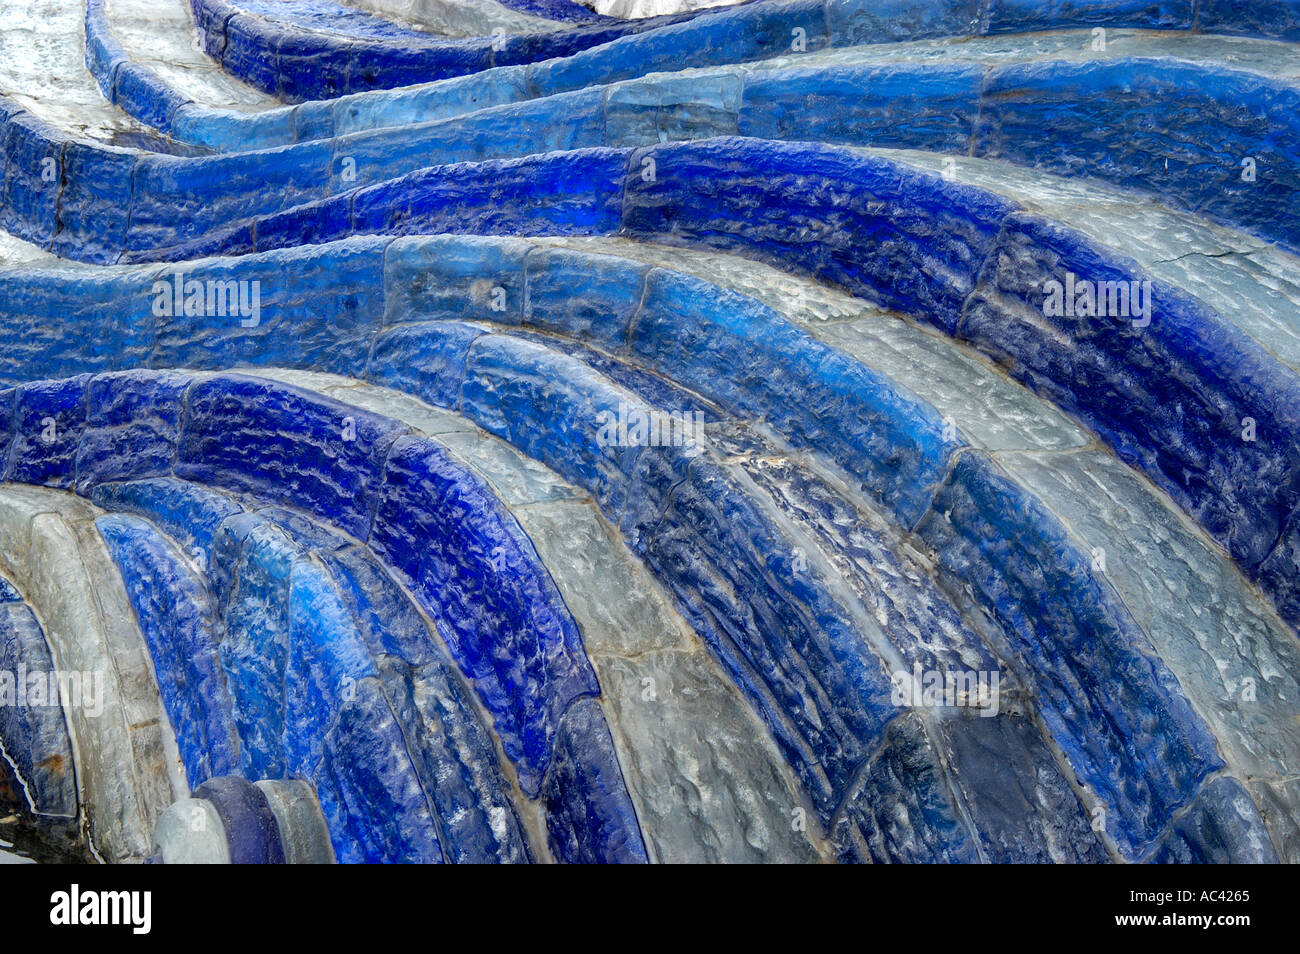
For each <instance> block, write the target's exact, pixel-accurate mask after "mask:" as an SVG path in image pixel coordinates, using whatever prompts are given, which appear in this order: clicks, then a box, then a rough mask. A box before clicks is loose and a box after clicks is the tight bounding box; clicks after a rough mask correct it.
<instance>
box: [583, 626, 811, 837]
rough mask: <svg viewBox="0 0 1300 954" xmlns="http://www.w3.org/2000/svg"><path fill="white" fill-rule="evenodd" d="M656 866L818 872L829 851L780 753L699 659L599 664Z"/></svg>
mask: <svg viewBox="0 0 1300 954" xmlns="http://www.w3.org/2000/svg"><path fill="white" fill-rule="evenodd" d="M596 670H597V672H598V673H599V675H600V679H601V687H602V689H603V692H604V700H605V704H606V706H607V707H608V709H609V711H610V713H611V723H612V726H613V729H614V732H615V738H616V739H617V738H619V737H620V736H621V737H622V739H623V744H622V746H621V747H620V755H621V756H622V758H623V763H622V764H623V771H624V774H625V776H626V777H627V779H628V785H629V788H630V789H631V791H632V795H633V799H634V801H635V802H636V805H637V816H638V818H639V819H640V821H641V829H642V831H643V832H645V835H646V842H647V848H648V849H649V851H650V853H651V856H652V859H653V860H655V861H659V862H692V863H714V862H737V863H755V862H812V861H817V860H819V859H821V858H822V857H823V856H824V855H823V852H824V849H823V848H822V845H821V843H820V839H819V836H818V834H817V832H818V829H819V827H820V825H819V823H818V822H817V820H816V817H815V815H814V814H813V813H812V812H811V811H809V810H808V809H807V808H805V807H804V805H803V804H802V802H801V800H800V798H799V796H798V791H797V788H795V786H794V785H792V782H791V780H790V779H789V777H788V770H786V769H785V768H784V766H783V763H782V761H781V759H780V758H779V757H778V755H777V753H776V751H775V747H774V746H773V745H772V743H771V742H770V741H769V740H768V738H767V737H766V732H765V731H764V730H763V728H762V726H761V725H760V724H759V723H758V722H757V720H756V719H755V718H754V716H753V714H752V713H751V712H750V711H749V709H748V707H747V706H746V705H745V704H744V702H743V701H742V700H741V698H740V697H739V695H738V694H737V693H736V691H735V689H734V688H732V687H731V686H730V685H729V683H728V681H727V680H726V678H725V677H724V676H723V674H722V672H721V671H720V670H719V668H718V665H717V663H716V662H714V661H713V659H712V658H711V657H709V656H708V655H707V654H705V653H702V652H699V651H683V650H650V651H646V652H642V653H638V654H637V655H635V656H630V657H626V656H608V657H602V656H599V655H597V657H596Z"/></svg>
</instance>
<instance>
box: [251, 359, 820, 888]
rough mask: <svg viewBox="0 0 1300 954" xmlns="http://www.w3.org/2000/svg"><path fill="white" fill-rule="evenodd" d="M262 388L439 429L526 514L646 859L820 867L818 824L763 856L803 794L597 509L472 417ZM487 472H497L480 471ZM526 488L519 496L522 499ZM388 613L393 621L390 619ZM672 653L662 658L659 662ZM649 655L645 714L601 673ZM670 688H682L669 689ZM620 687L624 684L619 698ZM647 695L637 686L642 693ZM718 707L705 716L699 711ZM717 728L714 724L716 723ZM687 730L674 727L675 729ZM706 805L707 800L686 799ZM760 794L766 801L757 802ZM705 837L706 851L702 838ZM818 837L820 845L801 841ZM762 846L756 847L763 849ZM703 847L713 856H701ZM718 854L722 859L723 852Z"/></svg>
mask: <svg viewBox="0 0 1300 954" xmlns="http://www.w3.org/2000/svg"><path fill="white" fill-rule="evenodd" d="M258 373H259V374H265V375H266V376H268V377H270V376H274V377H276V378H279V379H283V380H289V381H294V382H296V383H298V384H311V385H312V386H313V387H314V388H316V389H318V390H327V391H328V392H329V393H331V394H334V395H336V396H338V397H339V398H340V399H341V400H344V401H349V402H353V401H356V402H357V403H364V404H365V405H366V406H367V407H369V408H370V409H372V410H374V411H377V412H379V413H384V414H388V415H390V416H393V417H396V418H398V419H399V420H402V421H404V422H406V423H407V424H409V425H411V426H413V427H416V428H417V429H419V430H425V431H426V433H427V432H428V431H427V430H426V429H432V430H433V432H434V433H435V434H436V435H437V439H438V441H439V443H441V444H442V445H443V446H444V447H446V448H447V449H448V450H449V451H450V452H451V453H452V454H454V455H455V456H456V457H457V458H458V459H460V460H461V461H463V462H466V463H469V464H471V465H473V466H476V468H477V469H479V470H480V472H481V473H483V474H484V475H485V476H486V478H487V479H488V480H489V481H490V482H491V484H492V486H493V487H494V488H495V489H496V492H497V493H498V495H500V496H501V497H502V499H504V500H506V501H508V502H510V503H511V504H512V505H514V506H516V507H518V509H517V510H516V516H517V518H518V519H519V521H520V524H521V526H522V527H523V528H524V530H525V532H526V533H527V534H528V536H529V538H530V539H531V540H532V543H533V545H534V546H535V547H536V548H537V552H538V556H539V557H540V558H541V560H542V562H543V564H544V565H545V566H546V567H547V569H548V571H549V572H550V574H551V576H552V578H553V579H554V580H555V582H556V585H557V586H558V587H559V589H560V592H561V594H562V595H563V597H564V600H565V603H566V605H567V607H568V608H569V610H570V612H572V613H573V615H574V618H575V620H576V621H577V622H578V625H579V627H580V628H581V630H582V634H583V642H584V645H585V646H586V648H587V651H588V653H589V654H590V655H591V656H592V657H593V659H594V660H596V662H597V668H598V672H599V673H600V675H601V686H602V693H603V695H602V699H603V702H604V706H605V709H606V712H607V718H608V720H609V723H610V727H611V730H612V732H613V740H614V744H615V747H616V749H617V751H618V758H619V762H620V765H621V766H622V769H623V772H624V774H625V776H626V779H627V783H628V786H629V790H630V792H631V795H632V800H633V803H634V804H635V805H636V812H637V817H638V820H639V821H640V822H641V826H642V831H643V832H646V833H647V839H650V840H649V841H648V842H647V845H646V848H647V851H648V852H649V854H650V857H651V858H652V859H653V860H657V861H679V862H680V861H700V860H707V859H708V858H711V857H715V853H716V852H717V851H723V852H724V853H729V854H727V856H728V857H733V856H734V857H746V858H749V859H751V860H758V859H761V858H769V859H773V860H809V859H815V858H816V857H818V850H819V849H818V847H817V843H816V834H815V831H816V827H817V826H816V822H815V820H809V819H806V818H805V819H804V822H803V823H802V824H801V826H800V833H799V834H798V836H797V838H795V839H794V841H792V842H789V843H782V842H780V841H779V840H778V841H775V842H772V843H764V842H765V841H766V839H765V836H763V835H760V834H756V833H759V832H763V833H770V832H784V831H786V830H790V831H791V832H792V833H793V832H794V829H793V828H790V827H789V826H790V825H792V824H793V822H794V819H795V815H794V811H795V808H797V807H799V798H800V796H799V795H798V794H797V785H796V783H795V782H794V781H793V779H791V778H790V777H789V775H788V770H785V769H783V767H782V760H781V758H780V755H779V754H778V752H777V750H776V748H775V746H774V745H773V744H772V743H771V742H770V741H768V740H767V738H766V732H765V730H764V728H763V727H762V725H761V723H760V722H759V721H758V720H757V719H756V718H755V716H754V715H753V714H752V712H751V711H750V710H749V709H748V708H747V706H746V704H745V703H744V702H743V700H742V699H741V697H740V696H739V695H738V694H737V693H736V691H735V689H734V688H732V687H731V686H730V685H729V684H728V681H727V679H726V677H725V675H724V674H723V673H722V671H721V670H720V669H719V668H718V666H717V664H716V663H715V662H713V661H712V659H711V658H710V657H708V656H707V654H705V653H703V652H702V646H701V644H700V643H699V642H698V640H697V639H696V638H695V637H694V636H693V635H692V634H691V633H690V631H689V630H688V629H687V628H686V626H685V624H684V623H683V622H682V621H681V620H680V618H679V617H677V615H676V613H675V612H674V611H673V610H672V609H671V608H670V607H669V606H668V604H667V602H666V600H665V597H664V596H663V594H662V592H661V590H660V587H659V584H658V583H657V582H655V581H654V580H653V578H652V577H650V576H649V574H647V573H646V571H645V569H644V568H643V567H642V566H641V565H640V564H639V563H638V562H637V561H636V560H635V559H634V558H632V557H631V556H630V554H628V553H627V552H626V551H625V550H624V549H623V545H622V544H621V543H619V542H617V541H616V539H615V538H614V536H613V535H612V529H611V528H609V527H608V526H607V525H606V524H605V523H604V521H603V519H602V518H601V517H600V516H599V515H598V514H597V512H596V511H595V510H594V509H593V508H592V507H591V505H590V504H585V503H580V502H578V501H577V500H576V499H575V496H576V494H577V492H576V491H575V490H574V489H573V488H571V487H568V486H567V485H566V484H564V483H562V482H561V481H560V479H559V478H558V476H556V475H555V474H554V473H553V472H551V471H549V470H548V469H546V468H545V467H543V466H542V465H540V464H539V463H538V462H536V461H534V460H531V459H530V458H526V457H524V456H522V455H521V454H519V452H518V451H514V450H513V449H511V448H510V447H509V445H507V444H505V443H503V442H502V441H500V440H498V439H497V438H494V437H492V436H490V435H488V434H485V433H483V432H482V431H481V430H479V429H478V428H476V427H474V426H473V425H472V424H471V423H470V422H468V421H466V420H465V419H464V418H461V417H458V416H453V415H447V414H446V413H445V412H439V411H437V410H436V409H434V408H430V407H429V406H428V405H424V404H422V403H421V402H418V401H416V400H414V399H412V398H409V397H405V396H403V395H400V394H398V393H396V392H392V391H388V390H386V389H382V388H375V387H372V386H368V385H362V384H359V383H355V382H347V381H344V380H343V379H338V378H331V377H328V376H316V377H314V378H308V377H305V376H302V375H295V374H293V373H283V372H276V371H268V372H262V371H259V372H258ZM484 462H488V463H490V464H491V466H486V467H485V466H484ZM521 488H522V490H521ZM386 612H387V613H389V614H391V610H386ZM661 650H668V652H667V653H662V654H661V653H660V652H659V651H661ZM646 653H655V654H656V655H657V658H658V660H659V661H658V663H657V665H656V666H655V667H654V669H653V674H652V675H647V676H645V677H643V678H655V679H658V680H665V681H666V683H665V691H664V693H663V694H662V695H658V696H657V698H658V704H657V705H656V706H655V707H654V709H653V710H652V712H653V714H654V715H655V717H656V718H655V719H654V720H650V719H648V718H647V717H648V716H650V714H651V713H650V712H647V711H646V710H641V709H637V708H636V707H634V706H632V705H630V702H629V700H628V699H624V700H621V701H620V700H619V699H618V698H617V697H616V696H615V695H614V689H613V688H611V686H610V684H609V679H610V678H614V677H613V676H607V675H606V674H605V673H606V672H609V673H615V674H616V673H621V672H622V671H623V669H624V668H626V667H628V666H632V667H637V666H640V665H641V662H640V660H641V659H642V658H644V654H646ZM674 681H677V682H680V683H682V686H681V687H680V688H679V689H677V690H674V689H673V688H672V685H673V683H674ZM624 682H625V680H622V679H620V680H619V685H620V686H621V685H623V683H624ZM644 689H645V686H644V685H643V684H638V686H637V693H638V694H639V693H640V692H642V691H643V690H644ZM705 699H707V700H709V703H710V704H709V705H708V706H703V705H702V701H703V700H705ZM710 720H712V721H710ZM718 725H726V726H728V728H729V731H730V732H731V733H733V734H732V735H731V736H730V741H729V742H728V743H727V744H729V745H730V746H731V748H732V749H740V750H742V751H743V752H744V754H745V756H746V757H744V758H741V757H740V751H731V752H730V753H729V754H724V755H720V754H719V753H717V752H715V751H714V749H715V747H716V746H717V745H719V744H722V743H719V742H718V741H717V738H718V737H717V735H716V729H717V726H718ZM674 726H678V728H674ZM667 762H672V763H675V764H676V765H677V766H679V768H678V771H681V772H683V773H686V774H685V779H686V780H685V781H673V782H671V783H665V782H663V781H662V775H663V770H662V769H660V768H659V766H660V765H661V764H666V763H667ZM693 792H698V793H700V795H699V797H698V799H696V798H693V797H692V795H691V793H693ZM760 793H761V795H760ZM683 813H687V814H689V816H690V817H692V818H693V819H694V822H693V823H692V824H691V825H683V826H681V827H678V828H676V829H675V830H674V831H673V832H672V833H669V832H667V831H664V833H663V834H662V835H659V836H652V835H651V834H649V833H650V832H653V831H661V830H663V829H662V826H658V825H656V826H654V827H649V828H647V825H649V821H648V819H651V818H655V819H663V820H664V824H667V822H668V819H673V820H676V819H684V818H685V817H687V815H686V814H683ZM702 830H707V831H709V832H710V833H711V834H710V835H709V837H707V838H705V839H704V840H703V841H700V840H697V839H695V838H694V834H699V833H700V831H702ZM810 830H811V832H812V833H811V834H809V833H806V832H809V831H810ZM756 839H757V843H756V842H755V840H756ZM702 845H703V846H708V847H702ZM718 846H722V847H718Z"/></svg>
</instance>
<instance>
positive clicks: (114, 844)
mask: <svg viewBox="0 0 1300 954" xmlns="http://www.w3.org/2000/svg"><path fill="white" fill-rule="evenodd" d="M97 514H98V510H97V509H96V508H94V507H92V506H91V505H90V504H88V503H87V502H85V501H83V500H80V499H78V498H77V497H74V496H73V495H71V494H69V493H67V492H63V491H58V490H51V489H46V488H38V487H25V486H16V485H12V484H4V485H2V486H0V538H2V539H3V541H4V546H2V547H0V567H2V568H3V572H4V573H5V574H7V575H8V576H10V577H11V578H14V579H20V580H22V581H23V586H24V593H25V594H26V596H27V599H28V605H30V606H31V608H32V609H33V611H34V612H35V613H36V614H38V615H39V618H40V620H41V621H42V623H43V624H44V629H45V634H46V638H47V640H48V641H49V645H50V650H51V655H52V659H53V663H54V667H55V669H56V670H57V671H59V672H61V673H68V674H71V673H78V674H81V676H82V679H83V680H84V679H86V678H87V676H89V678H90V679H91V680H92V682H93V683H94V685H95V693H96V695H97V696H98V698H96V699H95V700H94V702H95V704H94V706H93V707H87V705H84V704H83V705H80V706H68V707H67V708H66V710H65V711H66V712H67V715H68V727H69V730H70V733H71V739H72V750H73V758H74V762H75V764H76V778H77V786H78V792H79V798H80V803H81V806H82V810H83V812H84V817H85V819H86V822H87V826H88V835H89V842H90V846H91V850H92V851H94V852H95V853H96V854H97V855H99V856H100V857H102V858H104V859H105V860H107V861H132V860H134V861H143V860H144V859H146V858H147V857H149V854H150V848H151V844H152V835H153V827H154V825H155V823H156V822H157V818H158V815H159V814H160V813H161V812H162V811H163V809H165V808H166V807H167V806H168V805H169V804H171V802H172V801H174V800H175V799H176V798H178V797H181V796H182V795H184V794H187V788H186V786H185V782H184V778H183V774H182V772H181V769H180V761H179V758H178V755H177V748H176V741H175V737H174V735H173V733H172V727H171V723H170V721H169V719H168V717H167V714H166V712H165V711H164V709H163V707H162V706H161V704H160V703H159V700H158V688H157V683H156V681H155V679H154V673H153V668H152V664H151V662H150V658H149V653H148V650H147V648H146V647H145V644H144V640H143V639H142V638H141V635H140V632H139V630H138V629H137V628H136V626H135V623H134V617H133V615H132V612H131V609H130V602H129V600H128V597H127V593H126V591H125V589H124V587H123V584H122V581H121V578H120V577H119V576H118V574H117V570H116V567H115V566H114V564H113V561H112V557H111V556H110V555H109V553H108V551H107V549H106V548H105V547H104V544H103V542H102V541H101V540H100V539H99V536H98V534H97V533H96V532H95V528H94V520H95V517H96V515H97ZM82 701H83V703H87V702H90V700H89V699H88V698H87V697H86V695H85V694H84V693H83V696H82Z"/></svg>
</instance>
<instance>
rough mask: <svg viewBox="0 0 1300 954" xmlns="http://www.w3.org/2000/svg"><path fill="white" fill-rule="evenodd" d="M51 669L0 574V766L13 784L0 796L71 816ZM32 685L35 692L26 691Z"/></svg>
mask: <svg viewBox="0 0 1300 954" xmlns="http://www.w3.org/2000/svg"><path fill="white" fill-rule="evenodd" d="M53 673H54V663H53V660H52V658H51V656H50V649H49V646H48V645H47V644H46V642H45V634H44V632H42V630H41V625H40V623H39V622H38V621H37V619H36V617H35V616H34V615H33V614H32V611H31V609H29V608H28V607H27V605H26V604H25V603H23V602H22V600H21V598H20V597H19V596H18V593H17V591H15V590H14V589H13V588H12V587H10V586H9V584H8V583H7V582H5V581H4V579H3V577H0V682H2V684H3V688H2V690H0V694H2V695H3V702H2V704H0V760H3V762H4V763H5V765H4V767H3V769H0V770H3V771H4V772H5V774H6V775H7V776H10V777H12V780H13V787H14V788H15V789H16V790H15V791H14V792H13V795H14V797H13V799H12V800H10V799H4V803H5V804H4V808H5V810H6V811H8V812H20V813H22V814H24V815H27V814H30V815H36V816H54V817H59V818H74V817H76V815H77V808H78V805H77V786H76V767H75V765H74V764H73V756H72V742H71V740H70V739H69V737H68V726H67V721H66V717H65V715H64V709H63V705H62V702H61V693H60V691H58V690H56V691H55V692H54V693H51V692H50V676H51V674H53ZM33 678H34V679H35V680H37V683H36V684H35V686H33V683H32V679H33ZM33 688H35V690H36V692H35V693H32V692H29V690H30V689H33ZM92 689H93V686H92Z"/></svg>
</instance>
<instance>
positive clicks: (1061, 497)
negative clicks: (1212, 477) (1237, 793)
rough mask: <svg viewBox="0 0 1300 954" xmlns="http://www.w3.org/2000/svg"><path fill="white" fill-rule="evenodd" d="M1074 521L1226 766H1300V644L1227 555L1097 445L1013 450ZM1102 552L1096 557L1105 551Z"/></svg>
mask: <svg viewBox="0 0 1300 954" xmlns="http://www.w3.org/2000/svg"><path fill="white" fill-rule="evenodd" d="M1001 461H1002V464H1003V466H1004V467H1005V468H1006V469H1007V471H1008V473H1009V474H1010V475H1011V476H1012V477H1013V478H1015V479H1017V480H1019V481H1020V482H1022V483H1024V484H1025V485H1026V486H1029V487H1032V488H1033V489H1034V491H1035V492H1036V493H1037V494H1038V495H1039V496H1040V497H1041V498H1042V500H1043V501H1044V503H1046V504H1047V506H1048V507H1050V508H1051V509H1052V510H1053V511H1054V512H1055V513H1056V514H1057V515H1058V516H1059V517H1061V519H1062V520H1063V521H1064V522H1065V523H1066V524H1067V526H1068V527H1069V528H1070V530H1071V533H1072V534H1074V535H1075V536H1076V537H1077V538H1078V539H1079V540H1080V542H1081V543H1082V544H1083V545H1084V546H1085V548H1086V549H1087V551H1088V552H1090V553H1092V554H1093V555H1094V560H1093V562H1094V564H1099V565H1104V570H1102V571H1101V575H1103V576H1104V577H1105V578H1106V579H1107V580H1109V582H1110V584H1111V585H1112V586H1113V587H1114V588H1115V590H1116V592H1117V593H1118V594H1119V596H1120V598H1121V599H1122V600H1123V601H1124V603H1125V605H1126V606H1127V607H1128V609H1129V611H1130V612H1131V613H1132V614H1133V616H1134V618H1135V619H1136V621H1137V622H1138V624H1139V625H1140V626H1141V627H1142V628H1143V630H1145V631H1146V633H1147V634H1148V636H1149V637H1150V639H1151V642H1152V645H1153V646H1154V647H1155V649H1156V651H1157V652H1158V653H1159V654H1160V656H1161V658H1162V659H1163V660H1164V662H1165V664H1166V665H1167V666H1168V667H1169V669H1170V671H1172V672H1173V674H1174V675H1175V676H1176V677H1177V679H1178V681H1179V683H1180V685H1181V686H1182V689H1183V692H1184V693H1186V695H1187V697H1188V699H1189V700H1191V702H1192V704H1193V706H1195V707H1196V709H1197V711H1198V712H1199V713H1200V715H1201V717H1202V718H1204V719H1205V721H1206V723H1207V724H1208V725H1209V726H1210V728H1211V730H1212V731H1213V732H1214V734H1215V735H1216V737H1217V738H1218V740H1219V746H1220V748H1221V750H1222V752H1223V755H1224V758H1225V759H1226V760H1227V761H1228V764H1229V766H1230V768H1231V769H1232V770H1234V771H1236V772H1239V773H1242V774H1243V775H1244V776H1265V777H1276V776H1289V775H1294V774H1295V773H1296V771H1297V767H1300V720H1298V719H1297V718H1296V713H1297V712H1300V682H1298V681H1297V680H1300V642H1297V640H1296V637H1295V633H1294V632H1293V631H1292V630H1291V629H1290V628H1289V627H1287V626H1286V625H1285V624H1284V623H1283V622H1282V621H1281V620H1280V619H1279V618H1278V617H1277V615H1276V613H1275V611H1274V610H1273V609H1272V607H1271V606H1270V605H1269V604H1268V603H1267V601H1266V600H1265V599H1264V597H1262V596H1261V595H1260V594H1259V592H1258V591H1257V590H1255V589H1254V588H1253V587H1252V586H1250V585H1249V584H1248V583H1247V581H1246V580H1245V579H1244V578H1243V577H1242V576H1241V574H1240V572H1239V571H1238V570H1237V569H1236V567H1235V566H1234V565H1233V564H1232V562H1231V560H1230V559H1229V558H1228V557H1227V556H1226V554H1224V553H1223V552H1222V551H1221V550H1220V549H1218V548H1217V547H1216V546H1214V545H1212V544H1211V543H1209V542H1208V541H1207V540H1206V538H1205V537H1204V535H1203V534H1202V533H1201V532H1200V531H1199V530H1197V529H1195V528H1194V527H1193V525H1192V524H1190V522H1189V521H1188V520H1187V518H1186V517H1185V516H1183V515H1182V514H1181V513H1179V512H1178V511H1176V510H1175V509H1174V508H1173V506H1172V504H1170V503H1169V502H1167V501H1166V500H1165V499H1164V498H1163V497H1162V496H1161V495H1159V494H1158V492H1157V491H1155V490H1154V489H1153V488H1152V487H1151V486H1150V485H1149V484H1147V483H1146V482H1145V481H1144V480H1142V479H1141V478H1139V477H1138V476H1137V475H1136V474H1134V473H1133V472H1132V471H1130V470H1129V469H1128V468H1126V467H1124V466H1123V465H1122V464H1121V463H1119V462H1118V461H1116V460H1115V459H1114V458H1112V457H1109V456H1107V455H1104V454H1102V453H1100V452H1093V451H1082V452H1077V453H1066V454H1007V455H1003V456H1002V457H1001ZM1099 556H1100V560H1099V559H1098V557H1099Z"/></svg>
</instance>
